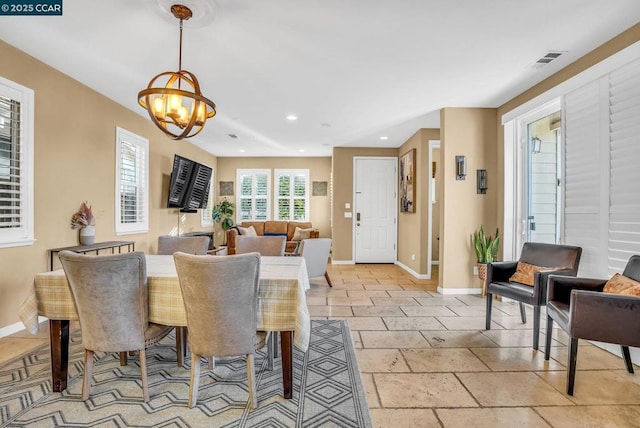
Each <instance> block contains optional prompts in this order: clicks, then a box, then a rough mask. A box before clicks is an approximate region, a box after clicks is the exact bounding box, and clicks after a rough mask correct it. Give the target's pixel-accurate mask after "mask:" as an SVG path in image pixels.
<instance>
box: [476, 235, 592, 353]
mask: <svg viewBox="0 0 640 428" xmlns="http://www.w3.org/2000/svg"><path fill="white" fill-rule="evenodd" d="M581 255H582V248H580V247H574V246H570V245H556V244H543V243H539V242H525V244H524V246H523V247H522V253H521V255H520V260H518V261H511V262H496V263H489V264H488V265H487V297H486V299H487V312H486V329H487V330H490V329H491V304H492V302H493V295H494V294H496V295H499V296H503V297H506V298H509V299H513V300H516V301H518V302H520V316H521V318H522V322H523V323H526V322H527V316H526V313H525V308H524V304H525V303H526V304H529V305H532V306H533V349H538V344H539V336H540V307H541V306H544V305H545V304H546V301H547V279H548V277H549V275H551V274H555V275H565V276H576V275H577V273H578V265H579V263H580V256H581Z"/></svg>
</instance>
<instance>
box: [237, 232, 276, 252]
mask: <svg viewBox="0 0 640 428" xmlns="http://www.w3.org/2000/svg"><path fill="white" fill-rule="evenodd" d="M286 243H287V237H286V236H238V237H236V254H246V253H260V255H261V256H284V249H285V246H286Z"/></svg>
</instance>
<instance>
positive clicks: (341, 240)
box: [331, 147, 398, 261]
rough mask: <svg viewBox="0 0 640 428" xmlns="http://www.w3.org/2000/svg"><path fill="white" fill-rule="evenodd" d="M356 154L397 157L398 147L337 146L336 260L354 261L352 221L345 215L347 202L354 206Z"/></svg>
mask: <svg viewBox="0 0 640 428" xmlns="http://www.w3.org/2000/svg"><path fill="white" fill-rule="evenodd" d="M354 156H382V157H397V156H398V149H397V148H391V149H375V148H364V147H334V148H333V158H332V167H331V170H332V171H333V185H332V191H333V206H332V211H331V221H332V225H333V230H332V236H333V238H332V239H333V243H332V251H333V252H332V254H331V256H332V259H333V260H334V261H353V255H352V248H353V222H352V220H353V219H351V218H344V211H345V209H344V204H345V203H350V204H351V207H353V202H354V201H353V158H354Z"/></svg>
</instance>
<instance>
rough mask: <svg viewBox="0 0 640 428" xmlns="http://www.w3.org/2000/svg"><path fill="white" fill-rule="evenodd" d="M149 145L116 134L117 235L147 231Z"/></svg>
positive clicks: (137, 138)
mask: <svg viewBox="0 0 640 428" xmlns="http://www.w3.org/2000/svg"><path fill="white" fill-rule="evenodd" d="M148 152H149V141H148V140H147V139H145V138H142V137H140V136H138V135H136V134H133V133H131V132H129V131H126V130H124V129H122V128H117V130H116V216H115V217H116V233H118V234H127V233H140V232H147V231H148V230H149V158H148Z"/></svg>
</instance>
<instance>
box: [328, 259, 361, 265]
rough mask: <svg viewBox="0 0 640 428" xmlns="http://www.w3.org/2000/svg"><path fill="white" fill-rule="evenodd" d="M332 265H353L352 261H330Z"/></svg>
mask: <svg viewBox="0 0 640 428" xmlns="http://www.w3.org/2000/svg"><path fill="white" fill-rule="evenodd" d="M331 264H332V265H355V262H354V261H353V260H333V259H331Z"/></svg>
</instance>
